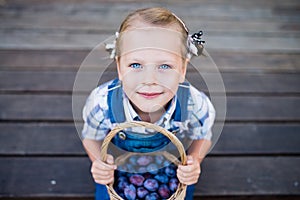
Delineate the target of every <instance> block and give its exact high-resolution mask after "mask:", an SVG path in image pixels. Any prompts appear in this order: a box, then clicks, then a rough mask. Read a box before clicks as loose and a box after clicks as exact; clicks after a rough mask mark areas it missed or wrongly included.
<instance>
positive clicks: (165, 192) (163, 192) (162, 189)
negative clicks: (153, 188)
mask: <svg viewBox="0 0 300 200" xmlns="http://www.w3.org/2000/svg"><path fill="white" fill-rule="evenodd" d="M158 194H159V195H160V196H161V197H162V198H163V199H167V198H169V197H170V194H171V192H170V189H169V188H168V186H167V185H166V184H163V185H161V186H159V188H158Z"/></svg>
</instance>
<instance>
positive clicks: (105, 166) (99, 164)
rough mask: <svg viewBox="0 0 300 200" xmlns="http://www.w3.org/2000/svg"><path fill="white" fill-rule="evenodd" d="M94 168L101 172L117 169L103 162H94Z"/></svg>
mask: <svg viewBox="0 0 300 200" xmlns="http://www.w3.org/2000/svg"><path fill="white" fill-rule="evenodd" d="M93 167H95V168H97V169H99V170H115V169H117V166H116V165H112V164H108V163H105V162H103V161H101V160H95V161H94V162H93Z"/></svg>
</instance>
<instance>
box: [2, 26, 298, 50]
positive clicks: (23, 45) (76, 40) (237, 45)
mask: <svg viewBox="0 0 300 200" xmlns="http://www.w3.org/2000/svg"><path fill="white" fill-rule="evenodd" d="M0 35H1V38H0V49H37V50H42V49H58V50H71V49H77V50H85V49H90V50H91V49H93V48H95V47H96V46H97V45H98V44H99V43H101V42H103V41H104V40H106V39H108V38H109V37H110V36H112V35H113V33H111V34H98V33H53V32H49V31H46V32H37V31H36V30H31V31H26V32H24V31H22V30H10V31H6V30H1V29H0ZM205 40H206V42H207V43H206V48H207V49H208V50H223V51H224V50H227V51H239V52H240V51H241V52H291V53H292V52H296V53H299V52H300V47H299V44H300V39H299V38H298V37H269V36H267V37H266V36H265V37H264V36H256V37H252V36H241V35H218V36H216V35H207V36H205Z"/></svg>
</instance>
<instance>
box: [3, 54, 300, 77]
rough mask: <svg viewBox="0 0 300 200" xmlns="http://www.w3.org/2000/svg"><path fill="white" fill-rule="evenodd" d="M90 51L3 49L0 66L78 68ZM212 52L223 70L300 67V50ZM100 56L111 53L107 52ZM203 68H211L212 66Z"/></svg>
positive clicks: (96, 63) (97, 63) (215, 60)
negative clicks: (265, 52) (298, 51)
mask: <svg viewBox="0 0 300 200" xmlns="http://www.w3.org/2000/svg"><path fill="white" fill-rule="evenodd" d="M89 53H90V51H89V50H67V51H64V50H43V51H42V50H41V51H40V50H26V51H25V50H0V68H1V69H25V70H28V69H29V70H30V69H34V70H37V69H38V70H43V69H51V70H76V69H78V68H79V66H80V65H81V63H82V62H83V61H84V59H85V58H86V57H87V56H88V55H89ZM104 53H105V52H104ZM209 55H210V56H211V58H212V59H213V61H214V62H215V63H216V65H217V66H218V68H219V70H220V71H233V72H237V71H238V72H241V71H242V72H245V71H246V72H249V71H251V72H252V71H254V72H259V73H261V72H264V71H266V72H284V71H287V72H294V71H299V69H300V68H299V67H300V59H299V56H300V55H299V54H286V53H284V54H279V53H267V54H262V53H255V52H254V53H242V52H229V51H209ZM100 56H108V54H105V55H100ZM89 63H90V65H91V66H90V67H89V68H90V70H96V69H97V68H99V67H102V66H101V63H99V62H97V60H96V61H95V62H94V61H92V62H89ZM94 63H95V64H94ZM203 70H205V71H210V69H209V66H208V67H207V68H204V69H203Z"/></svg>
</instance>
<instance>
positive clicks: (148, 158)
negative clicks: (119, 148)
mask: <svg viewBox="0 0 300 200" xmlns="http://www.w3.org/2000/svg"><path fill="white" fill-rule="evenodd" d="M152 161H153V158H152V157H151V156H141V157H139V158H138V159H137V163H138V164H139V165H140V166H147V165H149V164H150V163H151V162H152Z"/></svg>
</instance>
